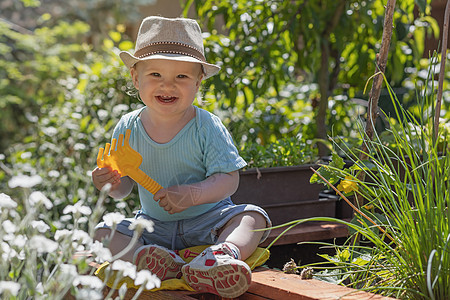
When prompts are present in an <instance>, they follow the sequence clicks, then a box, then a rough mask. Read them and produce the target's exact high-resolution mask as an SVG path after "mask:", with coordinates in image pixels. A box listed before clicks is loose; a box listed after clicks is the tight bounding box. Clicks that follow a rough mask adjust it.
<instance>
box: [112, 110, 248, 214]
mask: <svg viewBox="0 0 450 300" xmlns="http://www.w3.org/2000/svg"><path fill="white" fill-rule="evenodd" d="M194 107H195V111H196V115H195V117H194V118H193V119H192V120H191V121H189V123H187V124H186V126H184V128H183V129H182V130H181V131H180V132H178V134H177V135H176V136H175V137H174V138H173V139H172V140H171V141H169V142H168V143H165V144H159V143H156V142H155V141H153V140H152V139H151V138H150V137H149V136H148V134H147V132H146V131H145V129H144V126H143V124H142V122H141V120H140V113H141V111H142V110H143V108H142V109H138V110H135V111H133V112H130V113H128V114H126V115H124V116H122V118H121V119H120V121H119V122H118V123H117V125H116V127H115V129H114V133H113V138H117V139H118V137H119V134H124V135H125V131H126V130H127V129H131V136H130V146H131V147H132V148H133V149H134V150H136V151H137V152H139V153H140V154H141V155H142V158H143V162H142V164H141V166H140V169H141V170H142V171H144V173H146V174H147V175H149V176H150V177H151V178H153V179H154V180H155V181H156V182H158V183H159V184H161V185H162V186H163V187H164V188H167V187H169V186H172V185H180V184H189V183H195V182H200V181H203V180H205V179H206V178H207V177H209V176H211V175H213V174H215V173H229V172H232V171H236V170H239V169H241V168H243V167H245V166H246V162H245V161H244V159H243V158H242V157H240V156H239V153H238V151H237V149H236V147H235V146H234V143H233V140H232V138H231V135H230V133H229V132H228V130H227V129H226V128H225V126H224V125H223V124H222V122H221V120H220V119H219V118H218V117H217V116H215V115H213V114H211V113H210V112H208V111H206V110H203V109H201V108H198V107H196V106H194ZM138 191H139V198H140V202H141V206H142V210H143V212H144V213H145V214H147V215H149V216H151V217H153V218H155V219H158V220H161V221H176V220H181V219H188V218H192V217H195V216H198V215H200V214H202V213H205V212H206V211H208V210H209V209H211V208H212V207H213V206H215V205H216V203H208V204H202V205H197V206H192V207H190V208H188V209H186V210H184V211H182V212H180V213H175V214H172V215H171V214H169V213H168V212H166V211H165V210H164V209H163V208H161V207H160V206H159V205H158V202H156V201H154V200H153V194H151V193H150V192H149V191H147V190H146V189H144V188H143V187H142V186H141V185H138Z"/></svg>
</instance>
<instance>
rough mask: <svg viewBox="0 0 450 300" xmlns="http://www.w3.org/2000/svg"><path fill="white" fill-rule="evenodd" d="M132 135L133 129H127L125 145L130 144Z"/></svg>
mask: <svg viewBox="0 0 450 300" xmlns="http://www.w3.org/2000/svg"><path fill="white" fill-rule="evenodd" d="M130 135H131V130H130V129H127V131H126V132H125V146H129V145H130Z"/></svg>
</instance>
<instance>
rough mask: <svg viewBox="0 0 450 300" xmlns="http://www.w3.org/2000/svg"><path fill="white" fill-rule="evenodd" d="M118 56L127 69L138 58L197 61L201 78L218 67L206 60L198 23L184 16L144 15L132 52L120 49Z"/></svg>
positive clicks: (214, 72) (207, 75)
mask: <svg viewBox="0 0 450 300" xmlns="http://www.w3.org/2000/svg"><path fill="white" fill-rule="evenodd" d="M119 56H120V58H121V59H122V61H123V62H124V64H125V65H126V66H127V67H128V68H131V67H133V66H134V65H135V64H136V63H137V62H139V61H143V60H149V59H167V60H176V61H186V62H195V63H200V64H202V66H203V71H204V73H205V77H204V78H205V79H206V78H209V77H211V76H213V75H215V74H217V72H219V70H220V67H219V66H216V65H213V64H209V63H207V62H206V58H205V51H204V49H203V38H202V32H201V30H200V26H199V25H198V23H197V22H196V21H195V20H192V19H185V18H175V19H169V18H163V17H156V16H152V17H147V18H145V19H144V20H143V21H142V23H141V27H140V28H139V33H138V36H137V39H136V48H135V52H134V55H133V54H131V53H129V52H127V51H122V52H120V54H119Z"/></svg>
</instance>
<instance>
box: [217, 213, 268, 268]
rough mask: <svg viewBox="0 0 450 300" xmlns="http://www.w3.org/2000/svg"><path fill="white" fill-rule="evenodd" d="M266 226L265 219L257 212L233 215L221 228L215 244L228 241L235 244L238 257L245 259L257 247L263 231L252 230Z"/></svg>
mask: <svg viewBox="0 0 450 300" xmlns="http://www.w3.org/2000/svg"><path fill="white" fill-rule="evenodd" d="M263 228H266V219H265V218H264V217H263V215H261V214H260V213H258V212H255V211H251V212H245V213H241V214H239V215H237V216H235V217H233V218H232V219H231V220H230V221H228V223H227V224H226V225H225V226H224V228H222V230H221V232H220V234H219V238H218V240H217V244H219V243H223V242H229V243H232V244H233V245H235V246H236V247H237V248H238V249H239V251H240V254H241V257H240V259H241V260H246V259H247V258H248V257H249V256H250V255H252V253H253V252H254V251H255V249H256V247H258V245H259V243H260V241H261V237H262V236H263V234H264V231H253V230H255V229H263Z"/></svg>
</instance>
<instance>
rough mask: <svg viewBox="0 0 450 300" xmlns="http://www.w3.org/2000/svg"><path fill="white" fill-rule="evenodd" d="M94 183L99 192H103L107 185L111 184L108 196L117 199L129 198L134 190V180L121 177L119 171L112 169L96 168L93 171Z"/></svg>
mask: <svg viewBox="0 0 450 300" xmlns="http://www.w3.org/2000/svg"><path fill="white" fill-rule="evenodd" d="M92 181H93V183H94V185H95V187H96V188H97V189H98V190H101V189H102V188H103V187H104V186H105V185H106V184H107V183H110V184H111V189H110V191H109V193H108V195H109V196H110V197H112V198H115V199H122V198H125V197H126V196H128V195H129V194H130V193H131V190H132V189H133V180H132V179H131V178H129V177H128V176H125V177H120V174H119V173H118V172H117V171H111V169H110V168H98V167H97V168H95V169H94V171H92Z"/></svg>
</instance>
